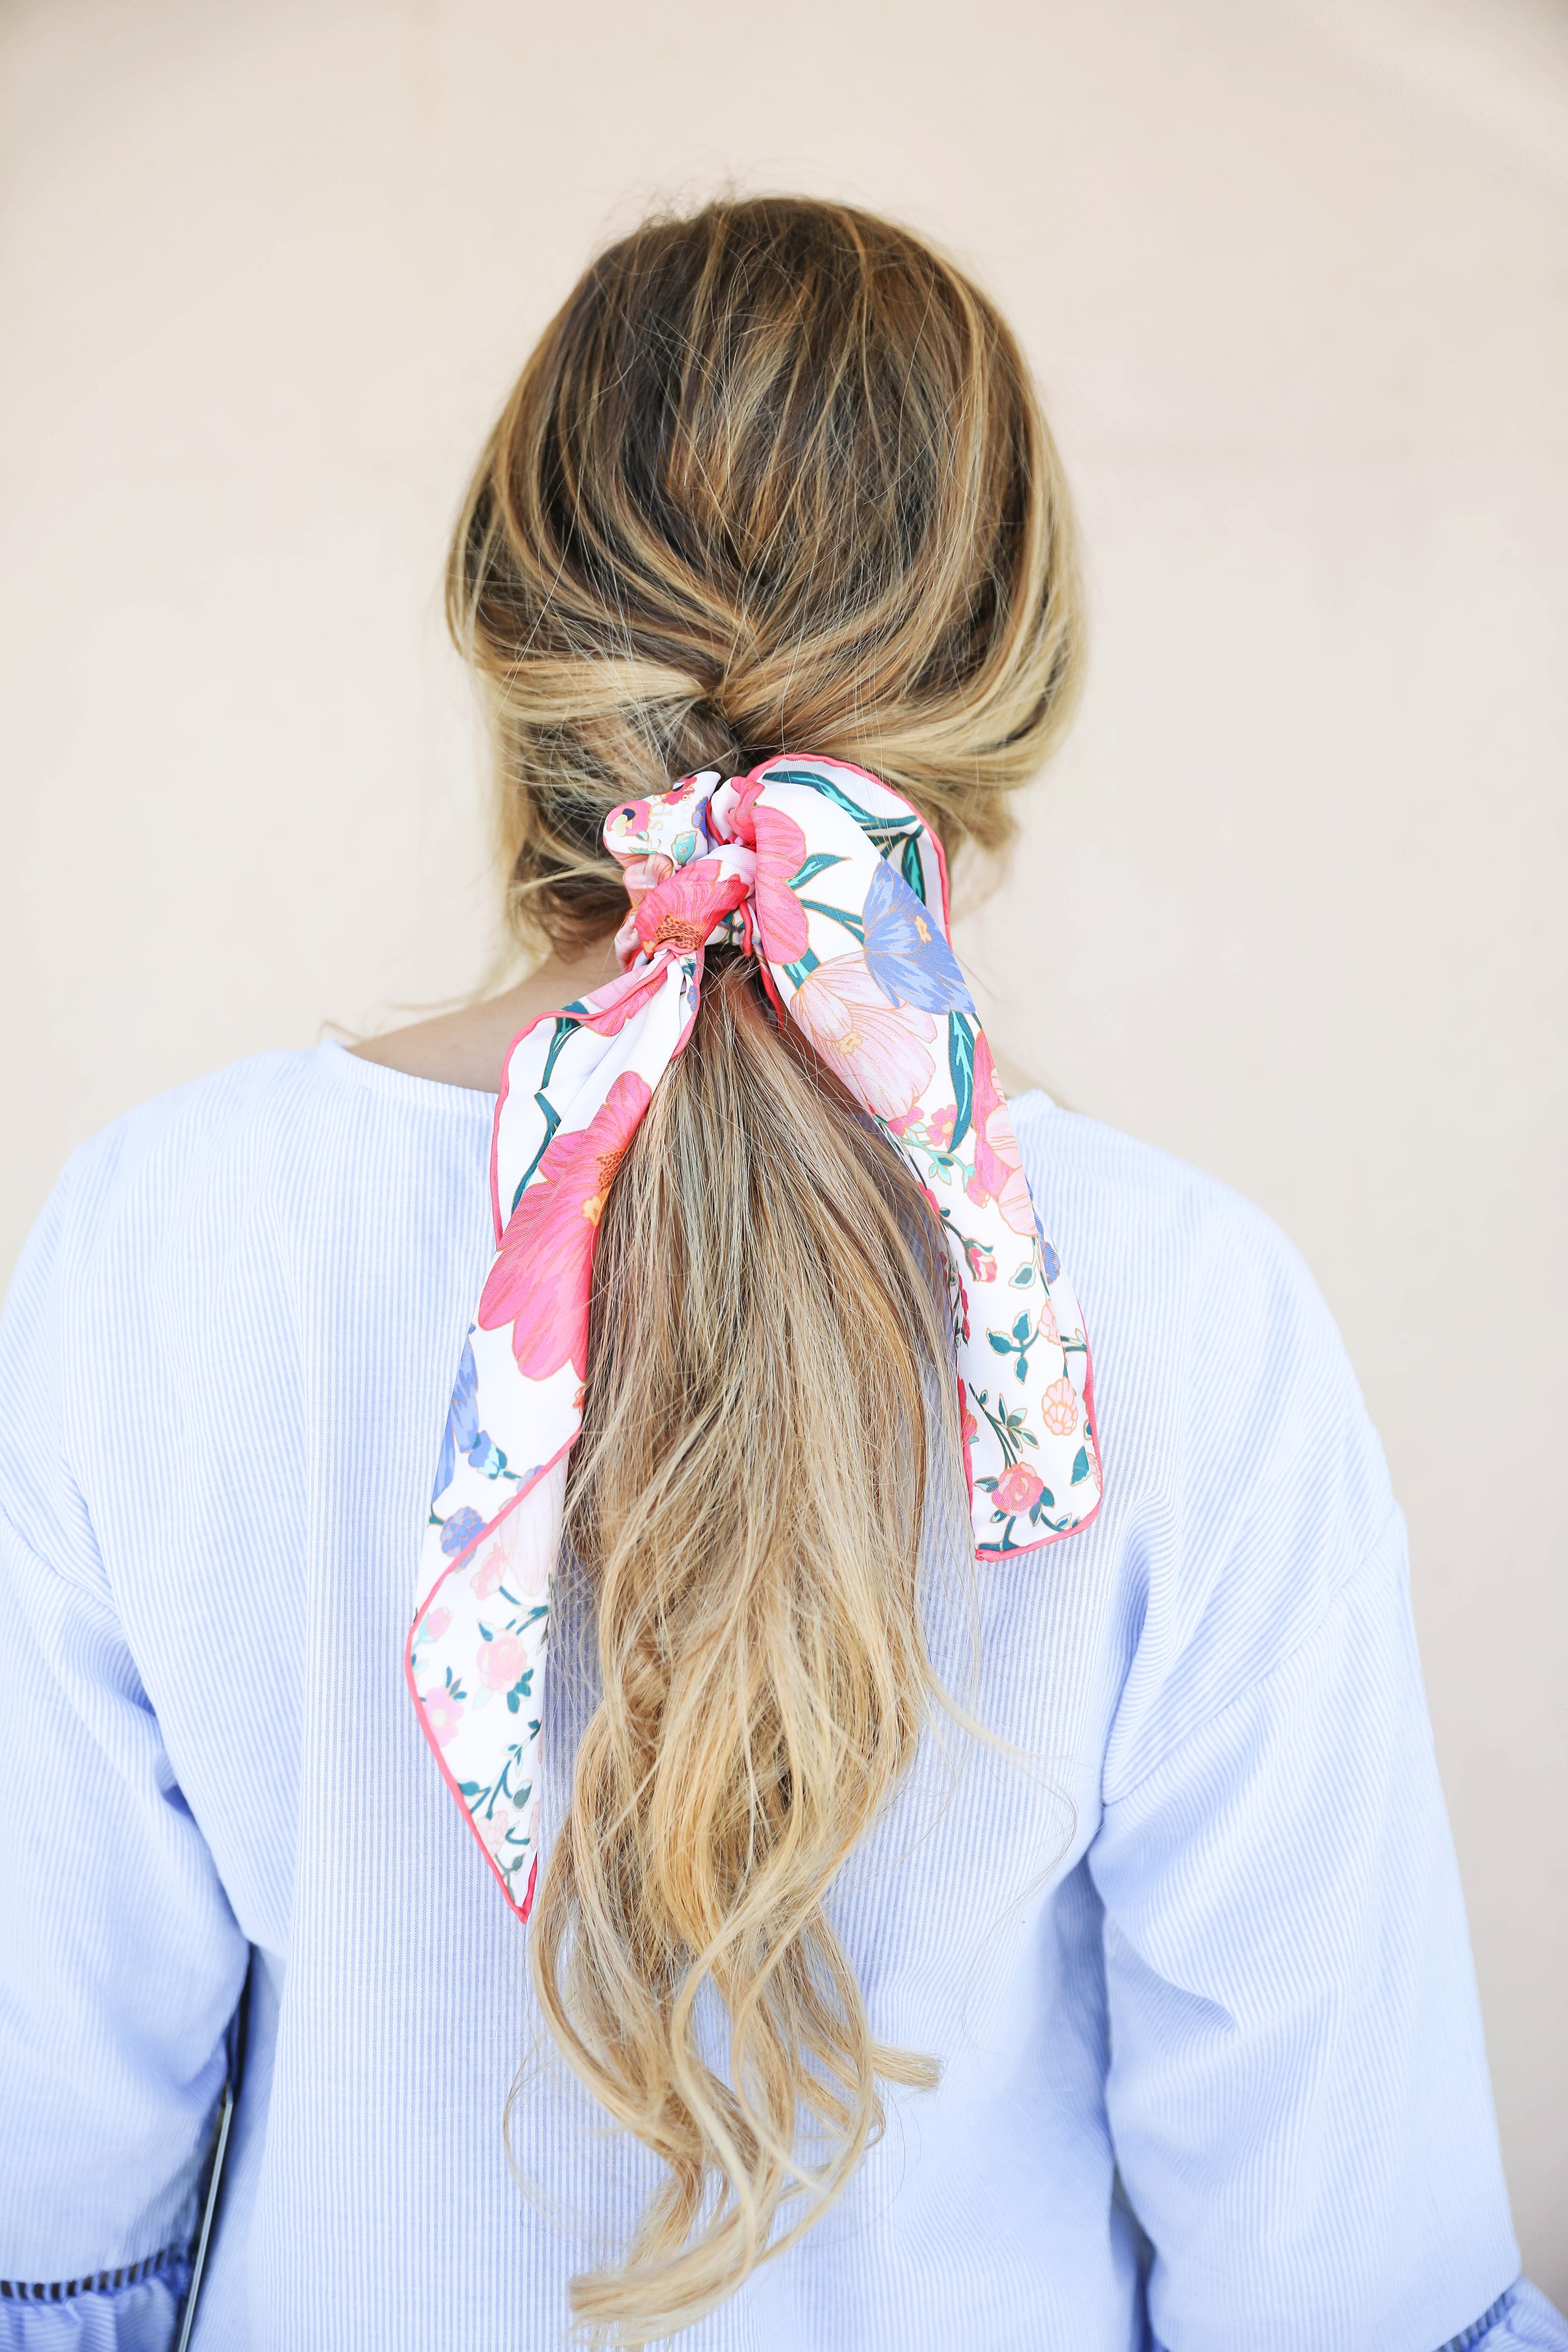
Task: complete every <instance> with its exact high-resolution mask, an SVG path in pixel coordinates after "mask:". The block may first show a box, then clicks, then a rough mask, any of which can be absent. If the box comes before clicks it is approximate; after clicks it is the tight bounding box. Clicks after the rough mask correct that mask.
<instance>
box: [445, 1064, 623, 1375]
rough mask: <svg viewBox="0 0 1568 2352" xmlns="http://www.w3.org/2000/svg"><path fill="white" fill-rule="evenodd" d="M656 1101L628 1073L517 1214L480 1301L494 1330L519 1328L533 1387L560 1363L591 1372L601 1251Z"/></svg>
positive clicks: (564, 1142)
mask: <svg viewBox="0 0 1568 2352" xmlns="http://www.w3.org/2000/svg"><path fill="white" fill-rule="evenodd" d="M652 1099H653V1097H652V1093H651V1091H650V1089H649V1087H648V1083H647V1079H646V1078H643V1077H639V1076H638V1075H637V1072H636V1071H635V1070H623V1071H622V1072H621V1074H620V1076H618V1077H617V1078H616V1082H615V1084H614V1085H613V1086H612V1087H611V1088H610V1091H609V1093H608V1094H607V1095H606V1096H605V1099H604V1101H603V1102H602V1103H601V1104H600V1106H599V1108H598V1109H597V1110H596V1111H595V1113H594V1116H593V1118H591V1119H590V1120H589V1122H588V1124H587V1126H586V1127H583V1128H574V1129H573V1130H572V1131H571V1133H570V1134H565V1135H557V1136H556V1138H555V1139H554V1140H553V1142H552V1144H551V1145H550V1147H549V1149H548V1150H547V1151H546V1152H545V1154H544V1157H543V1159H542V1160H541V1161H540V1163H539V1167H538V1170H537V1171H536V1173H535V1175H534V1178H533V1181H532V1182H531V1184H530V1185H529V1187H528V1189H527V1191H526V1192H524V1194H523V1196H522V1198H521V1201H520V1202H518V1204H517V1206H516V1208H515V1209H514V1210H513V1211H512V1213H511V1219H510V1223H509V1224H508V1226H507V1229H506V1231H505V1233H504V1234H502V1235H501V1244H500V1251H499V1252H498V1253H497V1256H496V1261H495V1264H494V1265H492V1266H491V1268H490V1270H489V1278H488V1279H487V1281H486V1283H485V1287H484V1292H483V1295H482V1297H480V1300H479V1322H480V1324H481V1325H482V1326H483V1328H485V1329H486V1330H487V1331H496V1330H500V1329H502V1328H504V1327H505V1326H506V1325H507V1324H509V1323H510V1325H511V1327H512V1331H511V1351H512V1354H513V1355H514V1356H515V1357H516V1358H517V1367H518V1370H519V1371H520V1372H521V1373H522V1374H523V1375H524V1376H525V1378H527V1379H528V1380H531V1381H543V1380H548V1379H549V1377H550V1375H551V1373H552V1372H556V1371H559V1370H560V1369H561V1367H562V1365H563V1364H567V1363H569V1364H571V1365H572V1366H573V1368H574V1370H575V1371H576V1372H577V1374H578V1375H579V1377H582V1376H583V1375H584V1374H585V1373H586V1371H587V1368H588V1283H589V1277H590V1276H591V1274H592V1271H593V1265H594V1243H595V1238H596V1236H597V1234H598V1229H599V1218H600V1214H601V1213H602V1212H603V1209H604V1206H605V1193H606V1192H608V1191H609V1189H610V1185H611V1182H612V1181H613V1180H614V1177H615V1173H616V1169H617V1168H618V1167H619V1166H620V1164H621V1157H622V1154H623V1153H624V1152H625V1150H626V1146H627V1144H628V1143H630V1141H631V1139H632V1138H633V1136H634V1135H635V1134H636V1133H637V1126H638V1123H639V1122H640V1120H641V1118H642V1116H643V1113H644V1112H645V1111H646V1110H647V1107H648V1104H649V1103H650V1102H651V1101H652Z"/></svg>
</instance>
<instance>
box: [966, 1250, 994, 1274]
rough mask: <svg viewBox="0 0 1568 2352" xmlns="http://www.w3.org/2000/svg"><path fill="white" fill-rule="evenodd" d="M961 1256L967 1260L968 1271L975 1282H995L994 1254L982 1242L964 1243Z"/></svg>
mask: <svg viewBox="0 0 1568 2352" xmlns="http://www.w3.org/2000/svg"><path fill="white" fill-rule="evenodd" d="M963 1255H964V1256H965V1257H966V1258H967V1259H968V1260H969V1271H970V1273H971V1274H972V1275H973V1277H974V1279H975V1281H976V1282H994V1281H995V1279H996V1253H995V1251H994V1249H988V1248H987V1247H986V1245H985V1244H984V1242H965V1243H964V1244H963Z"/></svg>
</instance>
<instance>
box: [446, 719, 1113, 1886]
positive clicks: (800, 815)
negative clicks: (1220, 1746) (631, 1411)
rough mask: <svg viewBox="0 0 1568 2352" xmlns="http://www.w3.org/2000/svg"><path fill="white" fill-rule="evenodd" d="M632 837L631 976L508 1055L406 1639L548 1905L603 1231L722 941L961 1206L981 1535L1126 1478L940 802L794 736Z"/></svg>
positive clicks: (967, 1375) (462, 1799)
mask: <svg viewBox="0 0 1568 2352" xmlns="http://www.w3.org/2000/svg"><path fill="white" fill-rule="evenodd" d="M605 845H606V846H607V847H608V849H609V850H610V852H611V854H612V855H613V856H615V857H616V860H617V861H618V863H619V864H620V866H621V867H622V868H623V870H624V872H625V875H626V891H627V897H628V899H629V901H630V908H631V911H630V913H629V914H628V916H627V918H626V922H625V924H624V925H623V927H622V929H621V931H620V933H619V934H618V936H617V940H616V947H617V951H618V960H619V961H620V965H621V973H620V977H619V978H618V979H616V980H614V981H612V982H610V983H609V984H608V985H607V986H606V987H604V988H601V989H598V990H595V992H594V993H593V994H592V995H589V996H584V997H583V998H581V999H579V1000H578V1001H577V1002H575V1003H572V1004H567V1005H563V1007H562V1008H561V1010H560V1011H559V1012H558V1013H546V1014H544V1015H543V1016H542V1018H541V1019H539V1020H537V1021H535V1022H533V1023H532V1024H531V1025H530V1026H529V1027H528V1028H526V1029H525V1030H524V1031H523V1032H522V1034H521V1036H519V1037H518V1038H517V1040H516V1041H515V1043H514V1044H513V1045H512V1046H511V1049H510V1053H509V1054H508V1056H507V1063H506V1068H505V1072H504V1074H503V1076H502V1080H501V1088H500V1100H499V1101H498V1103H497V1106H496V1115H495V1127H494V1132H493V1136H492V1140H491V1146H490V1200H491V1208H492V1212H493V1215H494V1221H495V1237H496V1255H495V1259H494V1262H493V1264H492V1265H491V1266H490V1270H489V1276H488V1278H487V1280H486V1282H485V1286H484V1290H483V1292H482V1294H481V1296H480V1298H479V1307H478V1309H477V1312H476V1314H475V1318H474V1322H473V1324H472V1327H471V1328H470V1329H469V1332H468V1339H467V1340H466V1341H465V1343H464V1346H463V1351H462V1355H461V1358H460V1360H459V1362H458V1378H457V1385H456V1388H455V1390H454V1391H453V1396H452V1402H451V1405H450V1408H449V1410H448V1412H447V1423H446V1428H445V1431H444V1433H443V1434H442V1438H441V1444H440V1454H439V1459H438V1462H437V1471H436V1490H435V1495H434V1498H433V1500H432V1503H431V1507H430V1514H429V1520H428V1524H427V1526H426V1531H425V1540H424V1545H423V1549H422V1551H421V1555H420V1564H419V1580H418V1594H417V1605H416V1612H415V1617H414V1622H413V1626H412V1628H411V1631H410V1633H409V1638H408V1646H407V1652H406V1660H405V1664H406V1672H407V1677H408V1685H409V1689H410V1691H411V1692H412V1694H413V1696H414V1699H415V1703H416V1706H417V1708H418V1710H419V1717H420V1721H421V1723H422V1725H423V1727H424V1730H425V1734H426V1738H427V1739H428V1741H429V1743H430V1746H431V1748H432V1751H433V1753H434V1754H435V1757H436V1759H437V1763H438V1765H439V1766H440V1769H441V1772H442V1775H443V1777H444V1778H445V1780H446V1781H447V1786H448V1788H449V1789H450V1790H451V1791H452V1793H453V1795H454V1796H455V1797H456V1798H457V1800H458V1803H459V1804H460V1805H461V1807H462V1809H463V1812H464V1816H465V1818H466V1819H467V1821H468V1824H469V1827H470V1828H471V1829H472V1831H473V1832H474V1835H475V1836H476V1837H477V1838H478V1840H479V1845H480V1847H481V1848H482V1850H483V1852H484V1854H485V1857H486V1859H487V1860H488V1862H489V1864H490V1867H491V1869H492V1870H493V1871H494V1872H495V1874H496V1876H497V1878H498V1879H499V1880H500V1885H501V1889H502V1892H503V1893H504V1894H505V1895H506V1898H507V1901H508V1902H509V1903H510V1906H511V1907H512V1909H513V1910H514V1911H515V1912H516V1913H517V1914H518V1916H519V1917H520V1918H523V1919H526V1918H527V1916H528V1914H529V1909H530V1906H531V1903H532V1900H533V1892H534V1885H535V1881H536V1879H537V1875H538V1862H539V1815H540V1800H539V1772H538V1744H539V1729H540V1714H541V1700H542V1679H543V1671H544V1652H545V1643H546V1639H547V1635H548V1631H549V1624H550V1585H551V1576H552V1570H553V1568H554V1564H555V1556H556V1551H557V1549H558V1547H559V1544H560V1540H561V1526H562V1516H563V1502H564V1498H565V1492H566V1466H567V1457H568V1455H569V1454H570V1452H571V1449H572V1444H573V1442H574V1439H575V1437H576V1435H577V1433H578V1431H579V1429H580V1428H581V1426H582V1420H583V1402H584V1386H583V1383H584V1375H585V1372H586V1369H587V1349H588V1303H589V1289H590V1284H591V1280H592V1275H593V1262H594V1244H595V1237H596V1234H597V1231H598V1223H599V1216H600V1213H601V1211H602V1209H603V1207H604V1203H605V1195H606V1193H607V1192H608V1191H609V1187H610V1183H611V1181H612V1180H613V1178H614V1175H615V1172H616V1167H617V1166H618V1164H619V1162H620V1159H621V1155H622V1154H623V1152H624V1151H625V1150H626V1147H627V1145H628V1144H629V1143H630V1141H631V1139H632V1138H633V1136H634V1135H635V1134H636V1132H637V1125H638V1122H639V1121H640V1120H641V1118H642V1117H643V1114H644V1113H645V1111H646V1110H647V1107H648V1105H649V1103H650V1102H651V1100H652V1098H653V1090H654V1088H655V1087H657V1086H658V1082H659V1080H660V1078H661V1077H662V1076H664V1073H665V1071H666V1070H667V1069H668V1067H669V1066H670V1064H671V1062H672V1061H673V1060H674V1058H675V1056H676V1055H677V1054H679V1051H680V1049H681V1047H682V1046H683V1045H685V1043H686V1041H687V1039H688V1037H689V1035H690V1034H691V1026H692V1023H693V1022H694V1021H695V1019H696V1017H697V1008H698V1003H699V1000H700V993H701V987H702V960H703V950H704V949H705V948H708V947H712V946H718V945H724V946H731V947H735V948H738V949H740V950H742V952H743V953H745V954H748V955H752V956H754V957H756V959H757V960H758V965H759V969H760V971H761V973H762V976H763V982H764V985H765V986H766V988H767V991H768V993H769V995H770V997H771V998H772V1000H773V1004H774V1006H775V1008H776V1009H777V1011H778V1013H779V1015H780V1017H781V1019H789V1020H792V1021H795V1022H797V1023H798V1024H799V1025H800V1027H801V1028H802V1029H803V1030H804V1031H805V1034H806V1036H807V1037H808V1038H809V1039H810V1041H811V1043H812V1045H814V1047H815V1048H816V1053H817V1055H819V1056H820V1058H821V1060H822V1062H823V1064H824V1065H825V1066H826V1068H827V1069H828V1070H830V1071H831V1072H832V1073H833V1075H834V1076H836V1077H837V1078H838V1079H839V1080H840V1081H841V1082H842V1084H843V1085H844V1086H845V1087H846V1088H847V1090H848V1092H849V1094H850V1095H851V1097H853V1098H854V1099H855V1100H856V1101H857V1102H858V1103H859V1104H860V1105H861V1106H862V1107H863V1108H865V1110H867V1111H868V1113H869V1114H870V1116H871V1117H872V1118H874V1119H875V1120H876V1121H877V1123H878V1125H879V1127H880V1128H881V1129H882V1131H883V1133H884V1134H885V1135H887V1136H888V1137H889V1139H890V1140H891V1141H892V1142H893V1143H894V1145H895V1146H896V1148H897V1149H898V1150H899V1151H900V1153H901V1154H902V1156H903V1158H904V1160H906V1161H907V1163H908V1164H909V1166H910V1169H911V1170H912V1171H913V1172H914V1174H915V1176H916V1177H917V1178H918V1180H919V1181H920V1182H921V1185H922V1187H923V1189H924V1191H925V1192H926V1195H927V1197H928V1199H929V1200H930V1201H931V1205H932V1207H933V1208H934V1209H935V1211H936V1213H937V1214H938V1216H939V1217H940V1218H941V1220H942V1227H943V1229H944V1231H945V1233H946V1235H947V1238H948V1243H949V1257H950V1267H949V1277H950V1290H951V1295H952V1309H953V1339H954V1356H955V1370H956V1374H957V1379H958V1382H959V1404H960V1409H961V1413H962V1421H963V1441H964V1450H965V1455H966V1463H967V1470H968V1475H969V1483H970V1495H971V1501H972V1507H973V1525H974V1543H975V1550H976V1553H977V1555H978V1556H979V1557H980V1558H981V1559H1003V1558H1007V1557H1010V1556H1011V1555H1013V1554H1014V1553H1016V1552H1021V1551H1032V1550H1034V1549H1037V1547H1038V1546H1040V1545H1042V1544H1047V1543H1050V1542H1052V1541H1053V1540H1054V1539H1055V1538H1058V1537H1059V1536H1066V1535H1070V1534H1071V1533H1072V1532H1073V1530H1074V1529H1075V1528H1081V1527H1083V1526H1084V1525H1085V1524H1086V1523H1087V1522H1088V1521H1089V1519H1090V1518H1091V1517H1093V1515H1094V1512H1095V1510H1096V1509H1097V1508H1098V1507H1099V1503H1100V1452H1099V1445H1098V1442H1097V1439H1096V1435H1095V1423H1094V1409H1093V1386H1092V1381H1091V1375H1090V1367H1089V1347H1088V1342H1087V1340H1086V1339H1085V1336H1084V1328H1083V1318H1082V1316H1081V1315H1080V1313H1079V1306H1078V1301H1077V1299H1076V1298H1075V1297H1074V1296H1073V1291H1072V1286H1071V1284H1070V1282H1069V1281H1068V1276H1067V1275H1066V1274H1065V1272H1064V1271H1063V1268H1062V1265H1061V1261H1060V1259H1059V1258H1058V1255H1057V1253H1056V1251H1055V1250H1054V1249H1053V1248H1052V1246H1051V1244H1050V1243H1049V1241H1047V1238H1046V1236H1045V1234H1044V1233H1043V1232H1042V1231H1041V1229H1040V1226H1039V1223H1038V1221H1037V1217H1036V1214H1035V1209H1034V1203H1033V1202H1032V1200H1031V1198H1030V1194H1029V1187H1028V1183H1027V1180H1026V1177H1025V1174H1024V1168H1023V1162H1022V1160H1021V1159H1020V1157H1019V1153H1018V1146H1017V1142H1016V1138H1015V1136H1014V1133H1013V1123H1012V1119H1011V1118H1010V1117H1009V1115H1008V1110H1007V1106H1006V1103H1005V1101H1004V1099H1003V1097H1002V1093H1001V1090H1000V1088H999V1087H998V1086H997V1083H996V1076H995V1071H994V1067H993V1065H992V1060H991V1053H990V1049H989V1047H988V1046H987V1045H986V1042H985V1036H984V1031H983V1030H982V1029H981V1026H980V1024H979V1021H978V1019H977V1018H976V1015H975V1011H974V1006H973V1002H972V1000H971V998H970V994H969V991H968V989H967V987H966V986H965V984H964V980H963V973H962V972H961V971H960V970H959V967H958V964H957V961H956V960H955V959H954V956H953V953H952V945H951V940H950V927H949V914H948V895H947V871H946V865H945V861H944V859H943V856H942V846H941V844H940V843H939V842H938V841H937V839H936V837H935V835H933V834H932V833H931V830H930V828H929V827H928V826H927V825H926V824H925V823H924V822H923V820H922V819H921V817H920V815H919V814H917V812H916V811H915V810H914V809H913V808H911V807H910V803H908V802H907V801H906V800H904V799H903V798H902V797H901V796H900V794H899V793H896V792H894V791H892V790H891V789H890V788H889V786H888V785H886V784H884V783H881V782H879V781H878V779H877V778H876V777H874V776H871V775H868V774H867V773H866V772H865V771H864V770H863V769H859V768H854V767H850V766H847V764H845V762H843V761H837V760H824V759H815V758H795V757H785V758H779V759H773V760H767V761H763V763H762V764H761V765H760V766H759V767H756V768H753V769H752V772H751V773H750V774H749V775H745V776H740V777H733V778H731V779H730V780H729V781H727V782H726V781H723V780H721V777H720V776H719V774H718V773H717V772H707V773H704V774H701V775H697V776H688V777H686V778H684V779H683V780H682V781H681V782H679V783H678V784H676V785H675V786H674V787H673V788H672V789H671V790H670V791H668V792H666V793H658V794H656V795H655V796H654V797H653V798H651V799H649V800H638V801H627V802H624V803H622V804H621V806H620V807H618V808H616V809H615V810H614V811H612V813H611V814H610V816H609V817H608V819H607V820H606V822H605Z"/></svg>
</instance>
